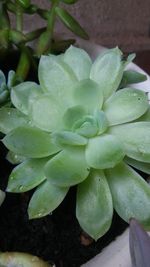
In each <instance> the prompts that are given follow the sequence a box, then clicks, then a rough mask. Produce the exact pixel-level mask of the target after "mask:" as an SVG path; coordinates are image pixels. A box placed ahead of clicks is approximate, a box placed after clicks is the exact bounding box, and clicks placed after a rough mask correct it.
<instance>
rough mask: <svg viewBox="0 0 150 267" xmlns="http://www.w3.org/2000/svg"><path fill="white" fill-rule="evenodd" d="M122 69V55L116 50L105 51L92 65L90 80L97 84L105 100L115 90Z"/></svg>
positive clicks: (120, 77)
mask: <svg viewBox="0 0 150 267" xmlns="http://www.w3.org/2000/svg"><path fill="white" fill-rule="evenodd" d="M123 69H124V66H123V62H122V53H121V51H120V50H119V49H118V48H114V49H109V50H107V51H106V52H105V53H104V54H102V55H100V56H99V57H98V58H97V59H96V60H95V62H94V63H93V66H92V68H91V73H90V78H91V79H92V80H94V81H95V82H97V83H98V84H99V86H100V88H101V90H102V91H103V95H104V98H105V99H106V98H108V97H109V96H110V95H111V94H112V93H113V92H114V91H116V90H117V88H118V86H119V84H120V82H121V79H122V75H123ZM108 77H109V78H108Z"/></svg>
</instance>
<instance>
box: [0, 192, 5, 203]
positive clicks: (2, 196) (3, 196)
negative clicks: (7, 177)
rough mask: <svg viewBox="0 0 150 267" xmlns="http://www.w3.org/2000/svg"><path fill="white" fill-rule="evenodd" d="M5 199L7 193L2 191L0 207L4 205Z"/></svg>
mask: <svg viewBox="0 0 150 267" xmlns="http://www.w3.org/2000/svg"><path fill="white" fill-rule="evenodd" d="M4 199H5V193H4V192H3V191H2V190H0V206H1V205H2V203H3V201H4Z"/></svg>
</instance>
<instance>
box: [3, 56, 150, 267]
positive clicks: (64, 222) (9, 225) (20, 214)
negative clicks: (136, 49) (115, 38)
mask: <svg viewBox="0 0 150 267" xmlns="http://www.w3.org/2000/svg"><path fill="white" fill-rule="evenodd" d="M143 53H145V52H143ZM146 53H147V54H146V56H145V54H144V56H145V63H144V62H143V56H142V52H140V54H138V55H137V59H136V62H137V63H138V64H139V66H141V67H143V69H144V70H145V71H147V72H148V73H150V52H146ZM148 59H149V60H148ZM14 62H15V61H14ZM146 62H149V63H146ZM0 67H1V66H0ZM5 67H6V68H7V64H6V66H5ZM5 154H6V150H4V147H3V145H2V144H1V145H0V162H1V171H0V177H1V179H0V188H1V189H5V188H6V185H7V180H8V176H9V173H10V172H11V169H12V165H11V164H9V163H8V162H7V161H6V160H5V159H4V158H5ZM32 193H33V192H32V191H31V192H29V193H24V194H11V193H7V197H6V199H5V201H4V203H3V205H2V206H1V207H0V251H20V252H28V253H31V254H34V255H37V256H39V257H42V258H43V259H44V260H46V261H48V262H50V263H51V262H52V263H55V264H56V267H79V266H81V264H83V263H85V262H86V261H88V260H89V259H91V258H92V257H94V256H95V255H96V254H98V253H99V252H100V251H101V250H102V248H103V247H105V246H107V245H108V244H109V243H110V242H111V241H112V240H114V239H115V237H116V236H117V235H120V234H121V233H122V232H123V230H124V229H125V228H126V227H127V224H126V223H125V222H123V221H122V220H121V219H120V218H119V217H118V216H117V214H116V213H114V217H113V222H112V226H111V229H110V230H109V231H108V232H107V234H105V235H104V236H103V237H102V238H100V239H99V240H98V241H97V242H94V241H93V240H91V239H90V238H89V237H88V236H87V235H86V234H85V233H84V232H83V231H82V229H81V228H80V226H79V224H78V221H77V219H76V217H75V200H76V187H73V188H72V189H71V190H70V191H69V193H68V195H67V196H66V198H65V200H64V201H63V202H62V204H61V205H60V206H59V207H58V208H57V209H56V210H55V211H54V212H53V213H52V214H51V215H48V216H46V217H44V218H42V219H37V220H31V221H30V220H28V215H27V206H28V202H29V199H30V197H31V195H32Z"/></svg>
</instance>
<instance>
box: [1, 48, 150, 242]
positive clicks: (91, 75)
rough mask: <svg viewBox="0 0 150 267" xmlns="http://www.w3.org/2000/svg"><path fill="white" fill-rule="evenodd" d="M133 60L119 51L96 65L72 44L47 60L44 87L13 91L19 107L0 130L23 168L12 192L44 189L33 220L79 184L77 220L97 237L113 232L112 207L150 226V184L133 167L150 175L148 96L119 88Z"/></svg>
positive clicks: (9, 111)
mask: <svg viewBox="0 0 150 267" xmlns="http://www.w3.org/2000/svg"><path fill="white" fill-rule="evenodd" d="M132 59H133V56H132V55H131V56H129V57H128V58H127V60H126V61H125V60H123V57H122V53H121V51H120V50H119V49H118V48H115V49H110V50H107V51H106V52H105V53H104V54H102V55H100V56H99V57H98V58H97V59H96V60H95V61H94V63H92V61H91V59H90V57H89V56H88V54H87V53H86V52H85V51H84V50H82V49H79V48H75V47H70V48H69V49H68V50H67V51H66V52H65V53H64V54H61V55H59V56H54V55H49V56H42V57H41V60H40V63H39V84H40V85H38V84H36V83H33V82H24V83H21V84H19V85H17V86H16V87H14V88H13V89H12V91H11V101H12V103H13V105H14V107H13V108H2V109H1V110H0V130H1V131H2V132H3V133H4V134H6V136H5V137H4V139H3V143H4V144H5V145H6V147H7V148H8V149H9V150H10V152H9V153H8V156H7V158H8V159H9V160H10V161H11V162H14V163H15V164H16V163H17V162H18V163H19V162H20V164H19V165H17V167H15V168H14V169H13V171H12V173H11V175H10V177H9V182H8V187H7V191H9V192H25V191H28V190H30V189H32V188H35V187H36V186H38V187H37V189H36V190H35V192H34V193H33V196H32V198H31V200H30V203H29V208H28V213H29V217H30V218H39V217H42V216H45V215H47V214H49V213H51V212H52V211H53V210H54V209H55V208H56V207H57V206H58V205H59V204H60V203H61V202H62V200H63V199H64V197H65V196H66V194H67V192H68V190H69V187H70V186H73V185H78V188H77V206H76V215H77V219H78V221H79V223H80V225H81V227H82V228H83V229H84V230H85V231H86V232H87V233H88V234H89V235H90V236H92V237H93V238H94V239H95V240H96V239H98V238H99V237H101V236H102V235H103V234H104V233H105V232H107V230H108V229H109V227H110V225H111V221H112V216H113V208H114V209H115V210H116V211H117V212H118V214H119V215H120V216H121V217H122V218H123V219H124V220H125V221H129V219H130V218H131V217H135V218H137V219H138V220H139V221H140V222H141V223H142V224H143V225H144V226H145V227H146V228H150V209H149V205H150V187H149V185H148V184H147V183H146V182H145V181H144V180H143V178H141V177H140V175H139V174H137V173H136V172H135V171H134V170H133V169H132V168H131V167H129V166H128V164H129V165H131V166H134V167H136V168H137V169H138V168H139V169H140V170H142V171H145V170H146V172H147V173H149V174H150V167H149V166H150V164H149V163H150V120H149V119H150V115H149V114H150V112H149V104H148V99H147V96H146V94H145V93H144V92H142V91H139V90H136V89H133V88H129V87H126V88H124V89H121V90H118V89H119V87H120V85H121V81H122V79H123V76H124V70H125V67H126V65H127V64H128V63H129V62H130V61H131V60H132ZM134 76H136V77H137V76H138V75H137V74H136V75H135V74H134ZM126 77H127V74H126ZM138 79H139V76H138ZM142 79H143V76H142ZM126 80H127V79H126ZM130 80H131V74H130Z"/></svg>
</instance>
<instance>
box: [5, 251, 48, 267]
mask: <svg viewBox="0 0 150 267" xmlns="http://www.w3.org/2000/svg"><path fill="white" fill-rule="evenodd" d="M0 266H1V267H8V266H9V267H10V266H12V267H53V266H52V265H51V264H48V263H46V262H44V261H43V260H41V259H40V258H38V257H37V256H33V255H30V254H28V253H23V252H1V253H0Z"/></svg>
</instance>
